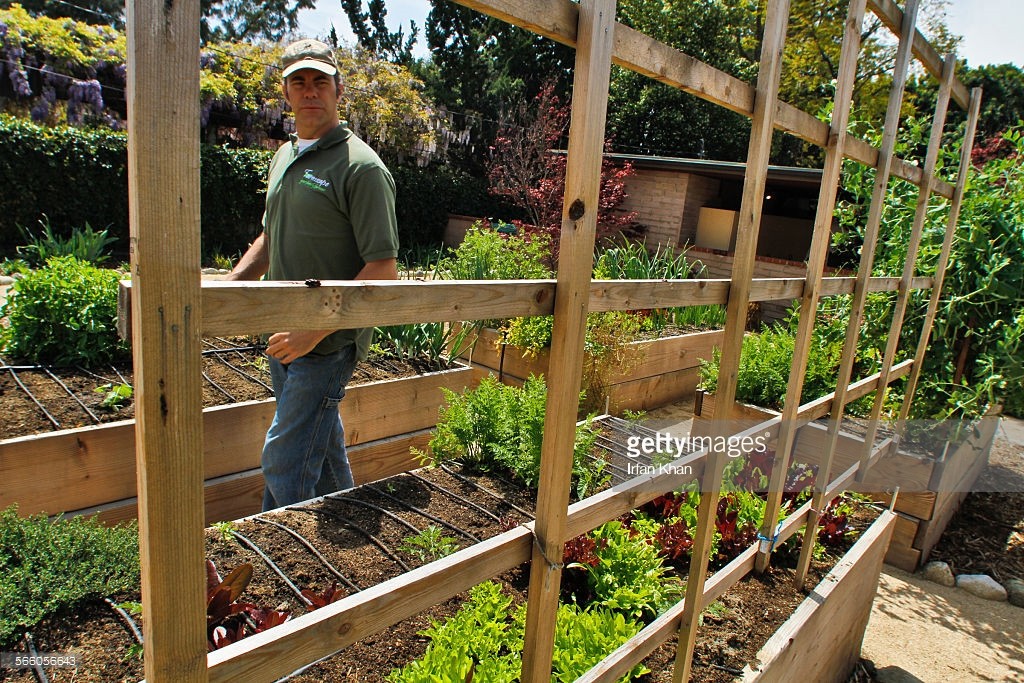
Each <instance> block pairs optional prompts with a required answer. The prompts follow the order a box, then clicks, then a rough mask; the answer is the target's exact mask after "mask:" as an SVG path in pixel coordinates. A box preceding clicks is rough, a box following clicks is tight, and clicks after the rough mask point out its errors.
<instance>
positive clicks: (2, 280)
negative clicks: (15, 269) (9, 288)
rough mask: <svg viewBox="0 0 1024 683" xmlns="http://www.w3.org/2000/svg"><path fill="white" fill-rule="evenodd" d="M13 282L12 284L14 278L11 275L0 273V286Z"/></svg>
mask: <svg viewBox="0 0 1024 683" xmlns="http://www.w3.org/2000/svg"><path fill="white" fill-rule="evenodd" d="M13 284H14V278H13V277H11V276H10V275H0V286H3V285H13Z"/></svg>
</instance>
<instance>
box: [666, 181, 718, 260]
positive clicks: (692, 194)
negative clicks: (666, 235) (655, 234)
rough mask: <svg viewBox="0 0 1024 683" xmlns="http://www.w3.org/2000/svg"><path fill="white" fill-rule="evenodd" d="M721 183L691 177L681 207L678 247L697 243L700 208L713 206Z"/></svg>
mask: <svg viewBox="0 0 1024 683" xmlns="http://www.w3.org/2000/svg"><path fill="white" fill-rule="evenodd" d="M721 185H722V183H721V181H719V180H717V179H716V178H708V177H705V176H700V175H691V176H690V183H689V185H688V186H687V188H686V203H685V204H684V205H683V216H682V225H681V228H680V230H679V241H677V242H676V244H677V245H678V246H683V245H684V244H693V243H695V242H696V241H697V221H698V219H699V218H700V209H701V207H702V206H708V205H709V204H713V200H715V199H717V198H718V192H719V190H720V189H721Z"/></svg>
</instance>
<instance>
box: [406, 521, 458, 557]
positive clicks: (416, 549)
mask: <svg viewBox="0 0 1024 683" xmlns="http://www.w3.org/2000/svg"><path fill="white" fill-rule="evenodd" d="M398 549H399V550H401V551H402V552H404V553H408V554H409V555H412V556H413V557H416V558H418V559H419V561H420V562H433V561H434V560H439V559H441V558H442V557H448V556H449V555H451V554H452V553H454V552H455V551H456V550H458V549H459V543H458V541H456V540H455V539H454V538H452V537H451V536H445V535H444V531H443V530H442V529H441V527H439V526H437V525H435V524H431V525H429V526H427V527H426V528H424V529H423V530H422V531H420V532H419V533H418V534H415V535H413V536H407V537H406V538H405V539H404V540H403V541H402V545H400V546H399V547H398Z"/></svg>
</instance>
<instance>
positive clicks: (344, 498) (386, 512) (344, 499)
mask: <svg viewBox="0 0 1024 683" xmlns="http://www.w3.org/2000/svg"><path fill="white" fill-rule="evenodd" d="M326 500H334V501H339V502H342V503H353V504H355V505H362V506H363V507H368V508H370V509H371V510H373V511H375V512H380V513H381V514H383V515H385V516H387V517H389V518H390V519H393V520H394V521H396V522H398V523H399V524H401V525H402V526H404V527H405V528H406V529H408V530H409V531H411V532H412V533H414V534H418V533H420V529H417V528H416V527H415V526H413V525H412V524H410V523H409V522H407V521H406V520H404V519H402V518H401V517H399V516H398V515H396V514H395V513H393V512H391V511H390V510H387V509H385V508H382V507H381V506H379V505H374V504H373V503H369V502H367V501H365V500H359V499H358V498H349V497H347V496H338V497H334V496H327V498H326Z"/></svg>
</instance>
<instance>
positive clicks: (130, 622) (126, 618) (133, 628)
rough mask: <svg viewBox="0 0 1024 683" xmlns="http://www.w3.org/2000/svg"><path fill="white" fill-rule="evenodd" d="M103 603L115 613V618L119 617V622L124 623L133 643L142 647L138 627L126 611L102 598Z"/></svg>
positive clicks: (111, 601) (140, 632)
mask: <svg viewBox="0 0 1024 683" xmlns="http://www.w3.org/2000/svg"><path fill="white" fill-rule="evenodd" d="M103 602H105V603H107V604H108V605H110V609H112V610H114V612H116V613H117V616H119V617H121V621H123V622H124V623H125V625H126V626H127V627H128V629H129V630H130V631H131V632H132V636H133V637H134V638H135V642H136V643H138V644H139V645H142V631H141V630H139V625H138V624H136V623H135V620H134V619H132V615H130V614H128V612H127V610H125V609H124V608H123V607H121V606H120V605H118V604H117V603H116V602H114V601H113V600H111V599H110V598H103Z"/></svg>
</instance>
